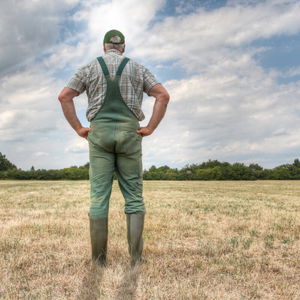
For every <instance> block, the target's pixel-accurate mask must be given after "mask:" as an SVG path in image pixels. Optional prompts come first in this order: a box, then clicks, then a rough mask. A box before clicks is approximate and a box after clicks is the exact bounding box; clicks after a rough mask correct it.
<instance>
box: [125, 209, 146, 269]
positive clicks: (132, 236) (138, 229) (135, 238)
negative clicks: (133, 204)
mask: <svg viewBox="0 0 300 300" xmlns="http://www.w3.org/2000/svg"><path fill="white" fill-rule="evenodd" d="M144 218H145V213H136V214H126V221H127V240H128V251H129V254H130V256H131V266H135V265H136V263H137V262H144V261H145V259H144V258H143V257H142V252H143V245H144V241H143V236H142V235H143V229H144Z"/></svg>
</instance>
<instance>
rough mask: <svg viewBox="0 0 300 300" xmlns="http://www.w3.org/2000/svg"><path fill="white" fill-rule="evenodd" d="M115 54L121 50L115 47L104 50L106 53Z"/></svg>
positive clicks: (119, 53) (118, 53)
mask: <svg viewBox="0 0 300 300" xmlns="http://www.w3.org/2000/svg"><path fill="white" fill-rule="evenodd" d="M113 53H114V54H117V55H122V53H121V51H119V50H117V49H109V50H107V51H106V54H113Z"/></svg>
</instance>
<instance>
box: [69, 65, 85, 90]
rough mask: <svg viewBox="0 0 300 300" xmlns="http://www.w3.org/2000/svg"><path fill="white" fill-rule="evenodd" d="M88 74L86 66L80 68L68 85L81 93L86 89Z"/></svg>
mask: <svg viewBox="0 0 300 300" xmlns="http://www.w3.org/2000/svg"><path fill="white" fill-rule="evenodd" d="M85 78H86V75H85V72H84V68H80V69H78V70H77V72H76V73H75V74H74V75H73V76H72V77H71V79H70V80H69V82H68V83H67V85H66V87H68V88H71V89H73V90H75V91H77V92H79V93H80V94H81V93H83V92H84V91H85V90H86V80H85Z"/></svg>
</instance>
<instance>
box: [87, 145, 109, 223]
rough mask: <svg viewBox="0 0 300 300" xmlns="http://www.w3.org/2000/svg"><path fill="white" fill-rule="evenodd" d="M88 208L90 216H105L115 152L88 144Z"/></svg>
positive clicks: (106, 214) (106, 215)
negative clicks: (89, 189)
mask: <svg viewBox="0 0 300 300" xmlns="http://www.w3.org/2000/svg"><path fill="white" fill-rule="evenodd" d="M89 149H90V186H91V191H90V200H91V202H90V210H89V216H90V217H92V218H107V217H108V210H109V199H110V195H111V190H112V184H113V176H114V169H115V154H114V153H110V152H106V151H104V150H103V149H100V148H99V147H97V146H95V145H94V144H92V143H90V144H89Z"/></svg>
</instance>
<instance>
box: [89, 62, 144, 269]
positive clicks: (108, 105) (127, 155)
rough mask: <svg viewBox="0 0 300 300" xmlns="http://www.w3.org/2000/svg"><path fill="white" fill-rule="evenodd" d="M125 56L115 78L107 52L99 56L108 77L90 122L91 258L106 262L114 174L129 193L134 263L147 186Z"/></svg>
mask: <svg viewBox="0 0 300 300" xmlns="http://www.w3.org/2000/svg"><path fill="white" fill-rule="evenodd" d="M128 60H129V59H128V58H124V59H123V61H122V62H121V64H120V66H119V68H118V70H117V72H116V76H115V77H114V78H111V77H110V75H109V71H108V69H107V66H106V64H105V62H104V60H103V58H102V57H99V58H98V61H99V63H100V66H101V68H102V71H103V74H104V76H105V78H106V81H107V90H106V95H105V98H104V103H103V106H102V107H101V109H100V110H99V112H98V113H97V114H96V116H95V118H94V119H93V120H92V122H91V131H90V132H89V134H88V141H89V156H90V185H91V204H90V209H89V218H90V235H91V246H92V259H93V260H94V261H96V262H97V263H98V264H100V265H101V266H106V253H107V236H108V211H109V199H110V195H111V190H112V183H113V178H114V173H116V175H117V179H118V183H119V186H120V190H121V192H122V194H123V196H124V198H125V209H124V212H125V213H126V222H127V240H128V251H129V253H130V256H131V265H132V266H134V265H135V264H136V263H137V262H141V261H143V257H142V251H143V238H142V233H143V227H144V215H145V205H144V199H143V196H142V191H143V178H142V173H143V167H142V147H141V143H142V136H141V135H140V134H138V133H136V130H137V129H139V128H140V126H139V122H138V119H137V118H136V116H135V115H134V114H133V113H132V112H131V110H130V109H129V108H128V106H127V105H126V103H125V102H124V100H123V98H122V96H121V92H120V88H119V81H120V77H121V74H122V71H123V69H124V67H125V66H126V64H127V62H128Z"/></svg>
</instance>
